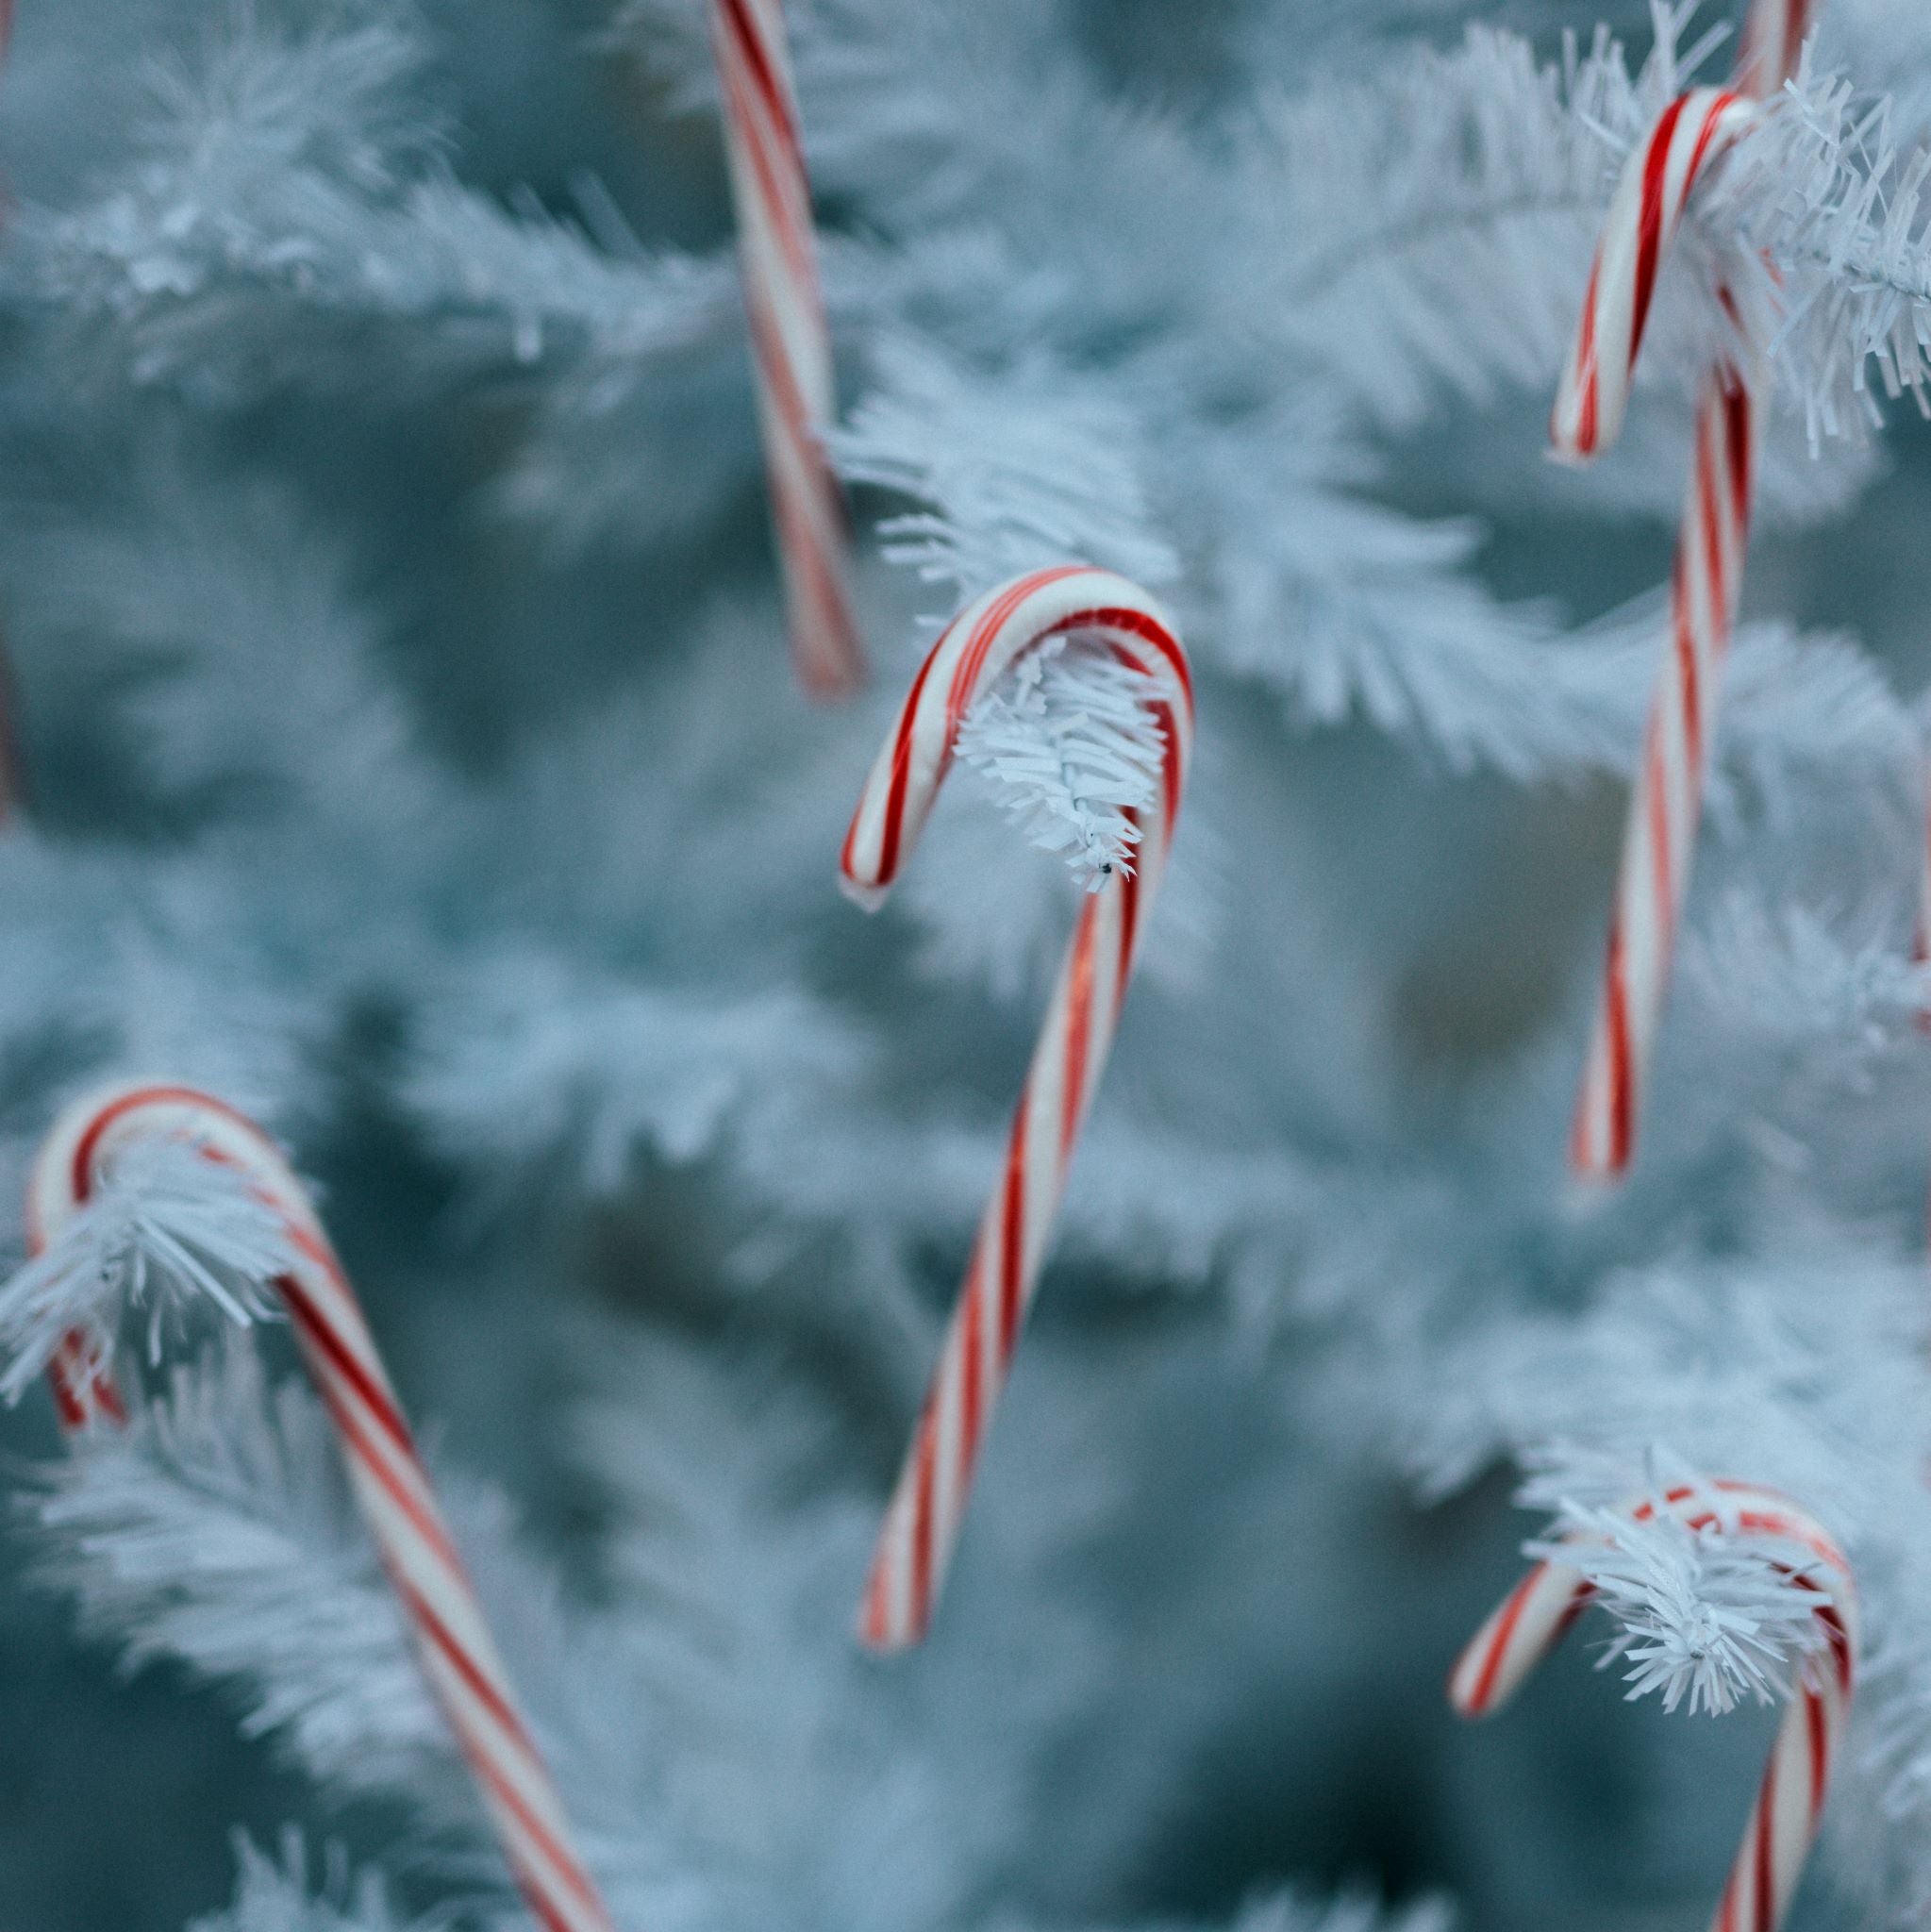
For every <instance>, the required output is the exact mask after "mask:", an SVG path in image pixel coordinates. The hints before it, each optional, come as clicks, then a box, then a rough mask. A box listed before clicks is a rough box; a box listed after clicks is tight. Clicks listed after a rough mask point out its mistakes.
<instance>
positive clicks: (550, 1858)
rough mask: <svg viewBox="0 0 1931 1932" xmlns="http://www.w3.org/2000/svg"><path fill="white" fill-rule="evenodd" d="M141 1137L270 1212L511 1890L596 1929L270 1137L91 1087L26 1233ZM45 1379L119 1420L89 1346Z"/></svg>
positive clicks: (354, 1331) (473, 1618) (362, 1346)
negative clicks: (218, 1176)
mask: <svg viewBox="0 0 1931 1932" xmlns="http://www.w3.org/2000/svg"><path fill="white" fill-rule="evenodd" d="M157 1136H165V1137H167V1138H169V1139H172V1140H176V1141H185V1142H187V1143H189V1144H190V1145H191V1146H192V1147H194V1148H195V1149H196V1150H197V1151H198V1152H200V1153H201V1154H202V1155H203V1156H204V1157H205V1158H207V1159H208V1160H209V1161H211V1162H214V1163H215V1164H217V1165H219V1166H222V1167H225V1168H228V1169H230V1170H233V1171H238V1172H239V1173H240V1174H241V1175H243V1176H244V1177H245V1179H246V1180H247V1182H248V1184H249V1187H250V1191H252V1192H254V1193H255V1194H256V1195H257V1197H258V1199H259V1200H261V1201H262V1202H263V1203H264V1204H265V1205H266V1206H268V1207H269V1208H272V1209H274V1211H275V1213H276V1214H277V1215H278V1216H279V1217H280V1219H281V1222H282V1224H283V1227H284V1229H285V1231H286V1234H287V1237H288V1241H289V1244H290V1249H291V1253H292V1255H293V1256H294V1257H295V1258H294V1264H293V1266H292V1267H291V1271H290V1272H289V1273H288V1274H285V1275H284V1276H282V1278H281V1279H280V1280H279V1281H277V1282H276V1283H275V1287H276V1289H277V1291H279V1293H280V1295H281V1298H282V1300H283V1302H284V1303H285V1304H286V1305H287V1307H288V1310H289V1314H290V1316H291V1320H292V1322H293V1324H294V1330H295V1338H296V1341H298V1342H299V1343H300V1346H301V1351H302V1358H303V1360H304V1361H305V1362H306V1364H307V1365H308V1373H309V1374H310V1375H311V1376H312V1377H313V1378H314V1381H315V1386H316V1389H317V1391H319V1392H320V1394H321V1397H322V1400H323V1404H324V1406H325V1407H326V1408H327V1410H328V1413H329V1416H330V1418H331V1419H332V1420H333V1422H334V1424H335V1426H336V1430H337V1433H338V1435H339V1436H340V1438H341V1448H342V1456H343V1459H344V1460H345V1462H346V1463H347V1465H348V1473H349V1479H350V1482H351V1484H352V1486H353V1488H354V1490H355V1493H356V1500H357V1502H358V1504H359V1505H360V1507H361V1510H362V1514H363V1517H364V1518H365V1520H366V1521H367V1523H368V1524H369V1528H370V1530H371V1532H372V1534H373V1535H374V1537H375V1546H376V1549H377V1551H378V1552H379V1554H380V1556H381V1558H382V1564H383V1568H384V1569H385V1570H386V1571H387V1572H388V1574H389V1580H390V1583H391V1586H392V1587H393V1589H394V1591H395V1592H396V1595H397V1596H398V1597H399V1598H400V1599H401V1602H402V1606H403V1608H404V1610H405V1612H406V1613H407V1614H408V1620H409V1624H410V1626H411V1628H412V1629H413V1630H414V1632H415V1637H416V1643H417V1649H418V1654H419V1655H420V1657H421V1659H422V1662H423V1668H424V1674H425V1675H426V1676H427V1677H428V1679H429V1683H430V1686H431V1688H432V1689H433V1690H434V1691H435V1692H436V1696H437V1698H438V1701H439V1702H440V1703H441V1707H442V1710H443V1714H444V1715H445V1717H447V1719H448V1721H449V1724H450V1728H451V1729H452V1730H453V1731H454V1732H455V1734H456V1740H457V1743H458V1747H459V1748H460V1750H461V1752H462V1755H463V1757H464V1758H465V1759H466V1760H467V1761H468V1763H469V1767H470V1770H471V1772H472V1774H474V1778H475V1781H476V1787H477V1790H479V1792H480V1793H481V1795H482V1799H483V1804H484V1806H485V1807H486V1809H487V1810H488V1812H489V1814H490V1817H491V1822H492V1823H493V1824H494V1825H495V1828H496V1833H497V1837H498V1839H499V1840H500V1841H501V1843H502V1846H503V1849H504V1852H505V1854H506V1855H507V1857H508V1860H509V1864H510V1868H511V1870H512V1872H513V1873H514V1874H515V1876H516V1880H517V1883H518V1885H519V1886H520V1887H521V1889H522V1890H523V1894H524V1899H525V1900H526V1901H527V1903H528V1905H529V1907H530V1910H531V1912H532V1913H533V1914H534V1915H535V1917H536V1919H537V1921H538V1923H539V1924H541V1925H543V1926H544V1927H546V1928H548V1932H610V1924H611V1922H610V1917H609V1914H608V1912H607V1911H606V1909H605V1907H604V1904H603V1901H602V1899H601V1898H600V1897H599V1896H598V1894H597V1890H596V1887H595V1885H594V1884H593V1883H592V1881H591V1877H590V1874H589V1873H588V1872H587V1871H586V1870H585V1869H584V1865H583V1861H582V1859H581V1858H580V1857H578V1855H577V1853H576V1850H575V1848H574V1844H573V1843H572V1840H571V1831H570V1826H569V1824H568V1823H567V1822H566V1820H565V1818H564V1815H563V1807H562V1805H561V1802H560V1800H559V1799H558V1796H557V1792H556V1790H555V1788H554V1787H553V1786H552V1784H551V1782H550V1775H549V1773H548V1771H547V1770H546V1769H545V1767H544V1764H543V1761H542V1758H541V1756H540V1755H539V1753H538V1750H537V1747H536V1744H535V1742H534V1741H533V1740H532V1739H531V1737H530V1735H529V1731H528V1728H527V1726H526V1725H525V1724H524V1720H523V1717H522V1716H521V1714H520V1713H519V1711H518V1709H517V1707H516V1700H515V1697H514V1695H513V1693H512V1692H511V1690H510V1687H509V1678H508V1673H507V1672H506V1670H505V1669H504V1666H503V1661H502V1659H501V1658H500V1657H498V1656H497V1654H496V1646H495V1644H494V1642H493V1641H491V1636H490V1632H489V1629H488V1626H487V1625H486V1624H485V1623H484V1621H483V1612H482V1608H481V1606H480V1605H478V1603H477V1602H476V1599H475V1594H474V1591H473V1590H472V1588H471V1586H470V1582H469V1578H468V1576H467V1575H466V1574H465V1573H464V1570H463V1567H462V1560H461V1558H460V1557H458V1555H457V1552H456V1546H455V1544H454V1543H453V1542H452V1541H451V1540H450V1535H449V1531H448V1529H447V1527H446V1526H445V1524H444V1523H443V1521H442V1516H441V1511H440V1510H439V1509H438V1508H437V1507H436V1498H435V1495H434V1493H433V1491H431V1490H430V1487H429V1478H428V1475H427V1474H426V1473H425V1472H424V1468H423V1466H422V1463H421V1461H420V1460H419V1459H418V1457H417V1455H416V1449H415V1444H414V1442H413V1441H412V1440H411V1438H410V1434H409V1427H408V1423H407V1421H405V1419H404V1417H403V1413H402V1410H401V1409H400V1407H398V1406H397V1404H396V1400H395V1395H394V1391H392V1390H391V1388H390V1386H389V1377H388V1376H387V1374H384V1372H383V1367H382V1362H381V1358H380V1357H378V1356H377V1354H376V1353H375V1341H374V1339H373V1338H372V1337H371V1335H370V1333H369V1330H368V1327H367V1325H366V1324H365V1323H364V1322H363V1320H362V1311H361V1309H360V1308H359V1307H358V1306H357V1302H356V1297H355V1292H354V1291H353V1290H352V1289H351V1288H350V1286H349V1283H348V1278H347V1276H346V1275H344V1274H343V1273H342V1270H341V1263H340V1262H339V1261H338V1260H337V1259H336V1257H335V1255H334V1252H333V1251H332V1250H331V1248H330V1247H329V1244H328V1237H327V1236H326V1235H325V1233H324V1232H323V1228H322V1224H321V1223H320V1222H319V1221H318V1220H317V1219H316V1217H315V1212H314V1210H313V1208H310V1207H309V1205H308V1200H307V1198H306V1196H305V1195H304V1193H303V1191H302V1188H301V1184H300V1183H299V1182H298V1181H297V1180H296V1179H295V1176H294V1174H292V1173H291V1171H290V1169H289V1167H288V1166H287V1164H286V1163H285V1162H284V1161H283V1159H282V1157H281V1155H280V1154H279V1153H278V1152H277V1151H276V1149H275V1145H274V1143H273V1142H272V1141H270V1140H269V1139H268V1137H267V1136H266V1135H265V1134H263V1133H262V1131H261V1130H260V1128H258V1127H257V1126H256V1125H255V1124H254V1123H253V1122H251V1121H249V1120H247V1119H245V1118H244V1117H243V1116H242V1115H241V1114H239V1113H237V1112H235V1111H234V1109H233V1108H229V1107H226V1106H225V1105H224V1104H223V1103H222V1102H221V1101H219V1100H216V1099H214V1098H212V1097H211V1096H210V1095H208V1094H206V1093H201V1092H198V1091H195V1090H194V1089H192V1088H190V1087H177V1086H161V1085H149V1084H140V1085H133V1086H123V1087H117V1088H113V1089H110V1090H109V1091H107V1092H105V1093H97V1094H94V1095H92V1096H91V1097H90V1098H88V1099H86V1100H84V1101H82V1102H81V1103H80V1104H78V1105H77V1106H75V1107H72V1108H69V1109H68V1110H67V1111H66V1112H65V1113H64V1114H63V1115H62V1116H61V1117H60V1119H59V1120H58V1122H57V1123H56V1124H55V1126H54V1129H53V1131H52V1133H51V1134H49V1136H48V1137H47V1140H46V1142H45V1143H44V1145H43V1146H42V1149H41V1152H40V1156H39V1158H38V1159H37V1160H36V1162H35V1165H34V1171H33V1174H32V1177H31V1179H30V1180H29V1182H28V1191H27V1234H28V1239H29V1241H30V1242H31V1243H32V1245H33V1247H34V1249H35V1251H36V1252H39V1251H41V1250H42V1249H43V1248H45V1246H46V1245H47V1243H48V1242H50V1241H55V1240H57V1239H58V1236H59V1233H60V1230H61V1228H62V1227H63V1226H64V1225H65V1224H67V1222H68V1221H69V1220H70V1219H71V1218H72V1217H73V1216H74V1215H75V1212H76V1211H77V1210H78V1209H79V1208H82V1207H84V1206H85V1205H86V1204H87V1202H88V1201H89V1199H90V1198H91V1197H92V1194H93V1193H94V1191H95V1189H96V1187H97V1186H98V1185H99V1183H100V1181H101V1179H102V1177H103V1176H104V1175H105V1174H108V1173H109V1172H111V1170H112V1168H113V1165H114V1162H115V1159H116V1158H117V1157H118V1156H120V1155H121V1154H123V1153H124V1152H125V1150H126V1149H127V1148H128V1147H129V1146H130V1145H132V1144H133V1143H135V1142H137V1141H145V1140H149V1139H152V1138H154V1137H157ZM50 1373H51V1374H52V1376H53V1379H54V1385H55V1392H56V1394H57V1396H58V1398H59V1400H60V1411H61V1418H62V1420H63V1422H65V1423H67V1424H69V1426H77V1425H79V1424H85V1423H89V1422H92V1421H94V1420H97V1419H100V1418H102V1417H110V1418H112V1419H113V1420H116V1421H119V1420H121V1419H122V1418H123V1417H124V1415H125V1411H124V1409H123V1408H122V1406H121V1402H120V1398H119V1396H118V1395H117V1394H116V1393H115V1391H114V1387H113V1384H112V1381H111V1379H110V1378H109V1375H108V1370H107V1368H106V1366H105V1364H104V1363H103V1362H102V1361H101V1360H100V1359H99V1354H98V1350H97V1348H96V1347H95V1346H94V1345H93V1344H92V1342H91V1341H83V1340H82V1339H81V1338H80V1337H79V1336H77V1335H70V1336H69V1337H68V1338H67V1340H66V1341H64V1342H63V1343H62V1344H61V1347H60V1349H59V1351H58V1354H57V1355H56V1357H55V1359H54V1361H53V1364H52V1366H51V1370H50Z"/></svg>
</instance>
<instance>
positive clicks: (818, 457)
mask: <svg viewBox="0 0 1931 1932" xmlns="http://www.w3.org/2000/svg"><path fill="white" fill-rule="evenodd" d="M710 37H711V50H712V52H713V54H714V55H715V57H716V61H717V71H718V82H719V86H720V89H721V91H722V92H723V95H724V146H725V152H726V154H727V156H728V158H729V162H730V175H731V199H732V203H733V205H734V207H735V208H736V210H737V217H738V258H739V262H740V268H741V275H742V277H743V284H744V309H745V314H746V316H747V318H748V319H749V322H750V326H751V353H752V359H753V361H754V363H755V365H756V368H757V408H758V418H759V421H760V423H761V425H762V427H763V432H764V454H765V467H766V470H767V473H768V477H769V481H770V486H771V508H772V519H773V522H774V525H775V531H776V537H777V549H778V562H779V566H780V568H781V570H782V572H783V575H784V580H785V603H786V610H787V614H788V621H789V625H790V630H791V657H792V661H793V663H794V664H795V666H796V669H797V674H798V678H799V681H800V682H801V683H802V684H803V685H804V687H805V689H806V690H807V691H809V692H810V693H811V694H812V695H813V696H814V697H839V696H842V695H844V694H845V693H847V692H849V691H855V690H856V689H857V686H858V685H859V684H860V683H861V682H862V681H863V678H864V675H865V664H864V656H863V652H862V650H861V648H860V646H859V643H858V631H857V621H856V620H855V618H854V616H853V614H852V605H851V594H850V591H849V590H848V588H847V581H846V579H847V562H848V558H847V553H848V550H849V547H850V537H849V525H848V521H847V517H846V512H845V503H844V494H843V492H842V491H841V489H840V488H839V483H838V478H837V477H836V476H835V475H833V474H832V469H831V465H830V463H829V461H828V460H827V459H826V457H825V454H824V442H823V440H822V439H823V434H824V429H825V428H826V426H827V425H829V424H830V423H831V422H832V421H833V420H834V418H835V417H836V414H837V407H836V397H835V394H834V391H833V382H832V359H831V334H830V330H829V329H828V328H827V327H826V325H825V320H824V297H823V295H822V293H821V291H820V288H819V281H818V261H817V249H816V246H815V243H814V242H813V239H812V232H811V193H810V189H809V187H808V186H807V182H806V178H805V155H804V149H803V147H802V145H801V144H800V142H799V137H798V110H797V103H796V101H795V99H794V98H793V95H792V92H791V55H790V51H789V47H788V44H787V42H786V38H785V23H784V14H783V12H782V10H781V4H780V0H711V6H710Z"/></svg>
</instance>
